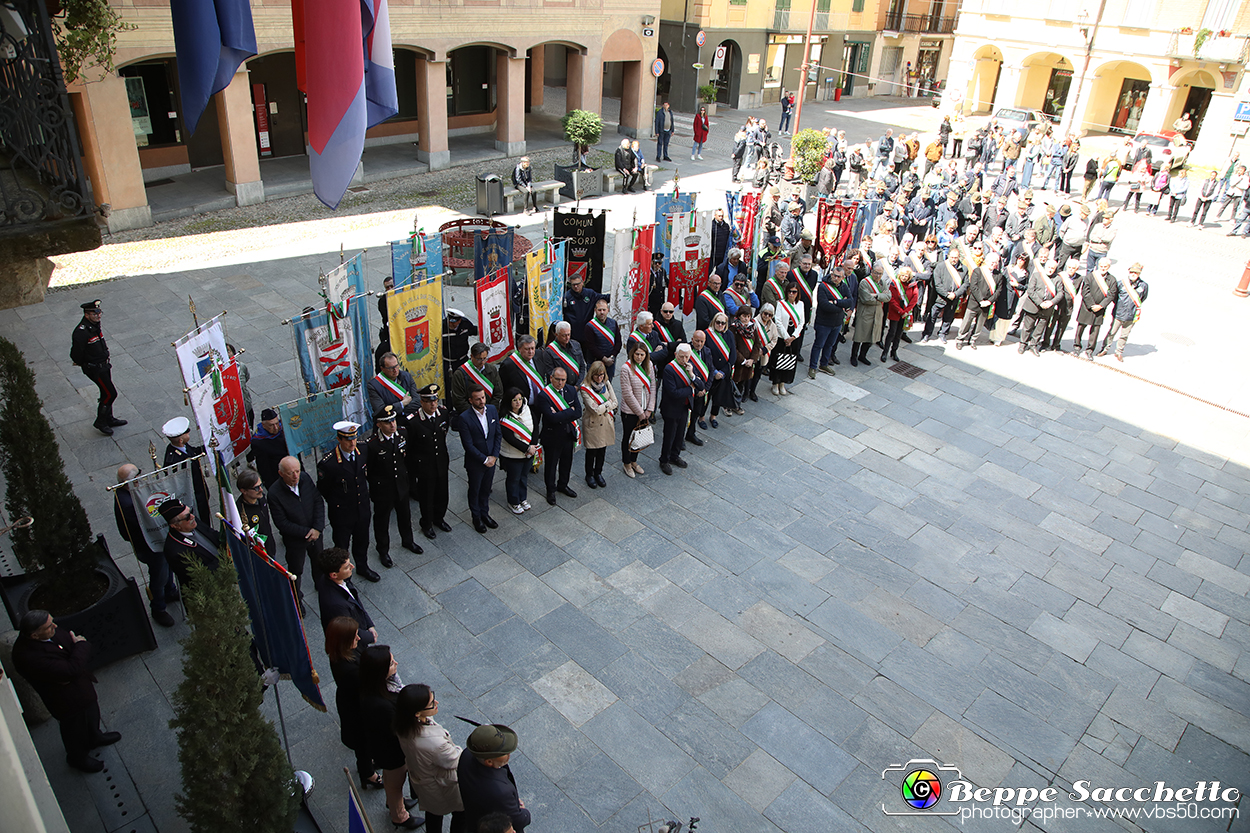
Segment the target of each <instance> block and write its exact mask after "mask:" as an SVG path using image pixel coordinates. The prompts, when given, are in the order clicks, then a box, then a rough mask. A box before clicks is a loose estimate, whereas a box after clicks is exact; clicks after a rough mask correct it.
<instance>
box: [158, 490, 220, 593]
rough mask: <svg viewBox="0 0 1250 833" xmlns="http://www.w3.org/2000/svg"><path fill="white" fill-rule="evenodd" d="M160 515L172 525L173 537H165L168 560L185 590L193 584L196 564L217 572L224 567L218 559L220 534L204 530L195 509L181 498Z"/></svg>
mask: <svg viewBox="0 0 1250 833" xmlns="http://www.w3.org/2000/svg"><path fill="white" fill-rule="evenodd" d="M157 511H159V512H160V513H161V517H162V518H164V519H165V523H167V524H169V534H168V535H167V536H166V537H165V560H166V561H168V562H169V569H170V570H172V571H173V573H174V575H176V576H177V577H178V583H179V584H181V585H182V587H183V589H184V590H185V589H186V588H187V587H189V586H190V584H191V565H192V564H194V563H196V562H199V563H200V564H203V565H204V566H205V567H207V568H208V569H209V570H216V569H217V566H218V565H219V564H220V563H221V560H220V558H219V557H218V555H217V545H218V541H217V532H216V531H215V530H213V529H210V528H209V527H206V526H205V527H202V526H200V525H199V521H198V520H197V519H196V517H195V513H194V512H193V511H191V507H190V506H187V505H186V504H184V503H183V502H182V501H180V500H178V499H177V498H170V499H169V500H167V501H165V502H164V503H162V504H161V505H160V506H159V507H158V509H157Z"/></svg>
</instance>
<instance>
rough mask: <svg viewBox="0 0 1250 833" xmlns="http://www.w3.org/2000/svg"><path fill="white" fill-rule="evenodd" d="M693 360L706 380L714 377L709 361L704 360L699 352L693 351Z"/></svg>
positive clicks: (691, 355) (691, 356)
mask: <svg viewBox="0 0 1250 833" xmlns="http://www.w3.org/2000/svg"><path fill="white" fill-rule="evenodd" d="M690 358H691V360H692V361H693V362H694V366H695V369H696V370H698V371H699V375H700V376H702V377H703V380H704V381H707V380H708V379H711V378H712V371H710V370H708V366H707V362H705V361H703V357H702V356H700V355H699V354H698V353H695V352H691V354H690Z"/></svg>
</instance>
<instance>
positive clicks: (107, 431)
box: [71, 423, 113, 772]
mask: <svg viewBox="0 0 1250 833" xmlns="http://www.w3.org/2000/svg"><path fill="white" fill-rule="evenodd" d="M93 427H94V428H95V430H97V431H99V432H100V433H101V434H103V435H104V436H106V437H111V436H113V429H112V428H109V427H108V426H107V425H101V424H99V423H97V424H96V425H94V426H93ZM96 763H99V761H96ZM71 766H73V764H71ZM100 766H101V768H103V766H104V764H100ZM89 771H90V772H99V771H100V770H98V769H93V770H89Z"/></svg>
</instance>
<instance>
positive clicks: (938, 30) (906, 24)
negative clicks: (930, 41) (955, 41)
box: [884, 10, 955, 35]
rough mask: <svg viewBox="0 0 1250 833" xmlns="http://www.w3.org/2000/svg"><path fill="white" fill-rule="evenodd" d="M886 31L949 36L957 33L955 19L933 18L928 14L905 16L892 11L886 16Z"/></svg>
mask: <svg viewBox="0 0 1250 833" xmlns="http://www.w3.org/2000/svg"><path fill="white" fill-rule="evenodd" d="M884 29H885V30H886V31H887V32H915V33H920V34H928V35H949V34H951V33H952V32H954V31H955V18H954V17H933V16H932V15H927V14H903V13H902V12H900V11H897V10H892V11H890V12H888V13H887V14H886V17H885V27H884Z"/></svg>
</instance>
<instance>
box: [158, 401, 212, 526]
mask: <svg viewBox="0 0 1250 833" xmlns="http://www.w3.org/2000/svg"><path fill="white" fill-rule="evenodd" d="M161 433H162V434H164V435H165V439H167V440H168V441H169V445H167V446H165V462H164V463H162V464H161V465H163V466H172V465H173V464H174V463H179V462H181V461H183V460H190V459H192V458H193V457H198V456H200V455H201V454H203V453H204V446H202V445H191V420H189V419H187V418H186V417H174V418H173V419H171V420H170V421H169V422H166V423H165V424H164V425H162V426H161ZM191 483H192V485H193V486H194V488H195V511H196V513H197V514H199V516H200V517H201V518H207V517H209V514H208V507H209V503H208V485H207V484H206V483H205V482H204V469H203V468H201V466H200V461H199V460H196V461H195V462H193V463H191Z"/></svg>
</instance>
